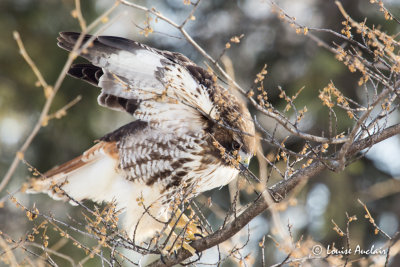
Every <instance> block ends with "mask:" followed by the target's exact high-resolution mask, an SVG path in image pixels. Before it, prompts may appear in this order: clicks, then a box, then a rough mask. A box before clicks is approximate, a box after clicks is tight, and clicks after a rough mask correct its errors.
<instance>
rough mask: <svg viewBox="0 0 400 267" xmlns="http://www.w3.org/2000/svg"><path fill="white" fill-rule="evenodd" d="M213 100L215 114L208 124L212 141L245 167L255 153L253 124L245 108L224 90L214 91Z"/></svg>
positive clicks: (220, 150)
mask: <svg viewBox="0 0 400 267" xmlns="http://www.w3.org/2000/svg"><path fill="white" fill-rule="evenodd" d="M214 92H215V93H214V94H213V95H212V97H213V98H214V103H215V108H216V110H217V112H215V113H214V114H216V118H215V120H214V122H210V123H209V128H208V129H209V132H210V134H211V135H212V136H213V139H214V141H217V143H218V144H219V145H220V146H222V148H220V149H219V152H220V154H221V155H222V154H223V153H221V152H225V153H226V154H228V155H230V156H231V158H233V159H237V161H238V162H239V163H240V164H242V165H244V166H245V167H247V166H248V165H249V163H250V159H251V157H252V156H253V155H254V154H255V152H256V138H255V129H254V123H253V120H252V118H251V115H250V112H249V110H248V109H247V107H246V106H245V105H244V104H243V103H241V102H240V100H239V99H237V98H236V97H235V96H234V95H233V94H231V93H228V92H227V91H226V90H225V89H222V88H221V90H215V91H214Z"/></svg>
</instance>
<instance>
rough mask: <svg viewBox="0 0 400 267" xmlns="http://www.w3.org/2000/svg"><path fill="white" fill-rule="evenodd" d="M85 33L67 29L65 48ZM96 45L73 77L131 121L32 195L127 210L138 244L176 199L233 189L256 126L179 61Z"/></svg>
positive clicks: (118, 42)
mask: <svg viewBox="0 0 400 267" xmlns="http://www.w3.org/2000/svg"><path fill="white" fill-rule="evenodd" d="M79 36H80V34H79V33H74V32H63V33H61V34H60V37H59V38H58V45H59V46H60V47H61V48H64V49H65V50H68V51H71V50H72V49H73V47H74V45H75V44H76V42H77V40H78V38H79ZM90 38H92V39H93V41H92V42H91V43H90V44H89V45H86V46H87V47H86V48H83V50H82V53H81V54H80V56H81V57H83V58H85V59H87V60H88V61H89V62H90V63H87V64H75V65H72V66H71V68H70V70H69V72H68V73H69V74H70V75H71V76H73V77H76V78H79V79H82V80H85V81H87V82H89V83H91V84H93V85H95V86H98V87H100V88H101V89H102V90H101V93H100V95H99V97H98V103H99V104H100V105H102V106H104V107H107V108H111V109H114V110H119V111H124V112H128V113H129V114H131V115H132V116H133V117H134V121H132V122H131V123H129V124H127V125H125V126H122V127H121V128H119V129H117V130H115V131H114V132H112V133H109V134H107V135H105V136H104V137H102V138H101V139H100V141H99V142H98V143H96V144H95V145H94V146H93V147H91V148H90V149H88V150H87V151H85V152H84V153H83V154H82V155H81V156H79V157H77V158H75V159H73V160H71V161H69V162H67V163H64V164H62V165H61V166H58V167H55V168H54V169H52V170H50V171H48V172H46V173H45V174H44V177H42V178H40V179H34V180H32V181H31V184H30V188H29V192H44V193H48V194H49V195H50V196H52V197H53V198H55V199H64V200H68V197H67V196H66V195H65V194H62V193H60V192H56V191H57V190H54V185H58V186H60V187H61V188H62V190H63V191H65V193H66V194H67V195H68V196H69V197H71V198H73V199H74V200H76V201H81V200H83V199H90V200H93V201H95V202H111V201H115V203H116V205H117V208H118V209H123V210H124V211H125V213H126V215H125V217H124V220H123V222H122V223H123V229H125V230H126V232H127V233H128V234H129V236H130V237H132V236H133V234H134V233H135V240H136V242H141V241H144V240H145V239H147V238H149V237H151V236H153V235H154V234H155V231H159V230H161V229H162V227H163V225H162V224H161V223H160V220H161V221H166V220H167V219H168V216H169V209H170V205H171V203H173V202H174V200H176V199H177V198H186V199H190V198H192V197H194V196H196V195H198V194H199V193H201V192H204V191H207V190H211V189H213V188H216V187H221V186H223V185H226V184H228V183H229V182H230V181H232V180H233V179H234V178H235V177H236V176H237V175H238V173H239V172H240V167H241V164H244V165H248V163H249V160H250V158H251V157H252V156H253V154H254V152H255V137H254V132H255V130H254V124H253V121H252V119H251V117H250V114H249V111H248V110H247V108H246V107H245V106H244V105H243V104H242V103H241V102H240V101H239V100H238V99H237V98H236V97H235V96H234V95H232V94H231V93H230V92H229V91H227V90H226V89H224V88H223V87H222V86H220V85H218V84H217V82H216V78H215V76H213V75H212V74H211V73H210V72H208V71H206V70H204V69H203V68H201V67H198V66H197V65H196V64H194V63H193V62H192V61H190V60H189V59H188V58H186V57H185V56H183V55H182V54H179V53H174V52H168V51H160V50H157V49H154V48H151V47H148V46H146V45H143V44H141V43H138V42H135V41H131V40H127V39H124V38H120V37H112V36H99V37H96V38H94V37H92V36H90V35H86V36H85V37H84V41H83V44H85V42H87V41H88V40H89V39H90ZM89 41H90V40H89ZM138 199H140V201H139V202H141V203H138ZM144 207H147V208H149V209H148V213H145V212H144ZM144 213H145V214H144Z"/></svg>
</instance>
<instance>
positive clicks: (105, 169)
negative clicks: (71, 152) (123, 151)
mask: <svg viewBox="0 0 400 267" xmlns="http://www.w3.org/2000/svg"><path fill="white" fill-rule="evenodd" d="M117 159H118V151H117V148H116V144H115V142H99V143H98V144H96V145H94V146H93V147H92V148H90V149H89V150H87V151H86V152H85V153H83V154H82V155H81V156H79V157H76V158H74V159H72V160H70V161H68V162H66V163H64V164H62V165H60V166H57V167H55V168H53V169H51V170H49V171H48V172H46V173H44V174H43V175H42V177H40V178H32V179H31V180H30V181H29V184H28V188H27V190H26V192H27V193H47V194H48V195H49V196H50V197H52V198H53V199H56V200H64V201H68V200H69V201H70V203H71V204H77V201H81V200H83V199H91V200H93V201H96V202H102V201H112V196H108V195H107V194H105V192H107V189H109V186H110V184H112V182H113V181H114V178H115V176H116V175H118V173H117V170H116V169H117V165H118V160H117Z"/></svg>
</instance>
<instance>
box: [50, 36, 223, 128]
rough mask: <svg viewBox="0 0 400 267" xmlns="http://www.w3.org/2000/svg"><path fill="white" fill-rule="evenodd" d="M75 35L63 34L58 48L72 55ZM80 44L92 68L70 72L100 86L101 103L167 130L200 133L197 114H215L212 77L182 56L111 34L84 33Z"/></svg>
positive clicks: (74, 68)
mask: <svg viewBox="0 0 400 267" xmlns="http://www.w3.org/2000/svg"><path fill="white" fill-rule="evenodd" d="M79 36H80V34H79V33H74V32H63V33H61V34H60V37H59V38H58V41H59V42H58V45H59V46H60V47H62V48H64V49H66V50H68V51H71V50H72V49H73V47H74V45H75V43H76V42H77V40H78V38H79ZM92 39H93V40H92ZM91 40H92V41H91ZM86 42H88V44H87V43H86ZM82 45H83V50H82V53H81V54H80V56H82V57H84V58H86V59H87V60H89V61H90V62H91V64H76V65H73V66H72V68H71V69H70V71H69V74H70V75H72V76H74V77H77V78H81V79H83V80H85V81H87V82H89V83H92V84H95V85H97V86H99V87H101V88H102V90H101V94H100V95H99V97H98V102H99V104H100V105H102V106H105V107H108V108H111V109H117V110H124V111H126V112H128V113H130V114H133V115H134V116H135V117H136V118H138V119H140V120H142V121H146V122H149V123H151V124H154V125H156V124H158V125H159V126H161V127H167V128H171V127H172V128H177V127H179V128H181V127H185V126H186V127H189V128H190V129H192V130H200V128H202V121H201V119H202V116H201V115H202V114H201V113H204V114H207V115H210V116H212V117H213V116H215V113H216V112H217V111H216V110H214V109H213V103H212V101H211V100H210V96H209V92H208V91H207V90H208V86H207V85H210V84H211V83H213V81H212V79H213V78H212V75H210V74H209V73H208V72H207V71H205V70H204V69H202V68H200V67H198V66H196V65H195V64H194V63H193V62H191V61H190V60H189V59H187V58H186V57H185V56H183V55H181V54H179V53H172V52H167V51H160V50H157V49H154V48H151V47H148V46H145V45H143V44H141V43H138V42H135V41H131V40H127V39H124V38H120V37H112V36H99V37H96V38H94V37H92V36H90V35H86V36H85V37H84V39H83V42H82ZM85 47H86V48H85Z"/></svg>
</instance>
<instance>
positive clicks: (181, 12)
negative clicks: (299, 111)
mask: <svg viewBox="0 0 400 267" xmlns="http://www.w3.org/2000/svg"><path fill="white" fill-rule="evenodd" d="M142 3H143V4H145V5H146V6H149V7H150V6H155V7H156V8H157V9H158V10H160V11H161V12H163V13H164V15H166V16H167V17H169V18H171V19H173V20H175V21H178V22H181V21H182V20H184V18H185V15H186V14H187V12H188V11H189V10H190V9H189V8H188V7H187V6H185V5H183V3H182V1H180V0H169V1H142ZM277 3H278V4H279V5H280V6H281V7H282V8H284V9H285V10H286V12H287V13H288V14H290V15H292V16H295V17H296V19H297V21H299V22H300V23H301V24H303V25H307V26H308V27H320V28H331V29H334V30H337V31H340V29H342V28H343V25H342V21H343V20H344V19H343V17H342V16H341V15H340V12H339V11H338V9H337V8H336V6H335V4H334V3H333V1H326V0H298V1H290V0H287V1H277ZM82 4H83V6H82V10H83V14H84V17H85V19H86V20H87V21H92V20H93V19H94V18H96V17H97V16H98V15H99V14H100V13H101V12H103V11H104V10H105V9H106V8H107V7H109V6H111V5H112V4H113V1H106V0H102V1H94V0H93V1H92V0H85V1H82ZM343 5H344V7H345V9H346V10H347V12H348V13H349V14H351V15H352V17H353V18H354V19H357V20H358V21H363V20H364V17H368V19H367V23H368V24H369V25H385V26H384V27H385V31H386V32H388V33H389V34H395V33H396V32H400V29H399V25H398V24H396V23H391V22H387V21H385V19H384V16H383V14H382V13H381V12H379V8H378V7H377V6H376V5H372V4H370V3H369V1H366V0H357V1H353V0H352V1H343ZM387 7H388V8H389V9H391V11H392V13H393V14H400V4H399V3H397V2H396V1H389V3H388V4H387ZM73 8H74V3H73V1H68V0H63V1H61V0H60V1H56V0H52V1H50V0H46V1H35V0H18V1H12V0H2V1H1V2H0V32H1V41H0V177H3V176H4V174H5V172H6V170H7V168H8V165H9V164H10V162H11V160H12V158H13V157H14V153H15V151H17V149H18V147H19V146H20V144H21V142H22V141H23V140H24V138H25V137H26V136H27V134H28V133H29V131H30V130H31V128H32V127H33V124H34V122H35V121H36V120H37V118H38V116H39V112H40V110H41V108H42V106H43V104H44V101H45V99H44V97H43V92H42V89H41V88H39V87H35V83H36V78H35V76H34V74H33V73H32V71H31V69H30V68H29V66H27V64H26V63H25V62H24V60H23V59H22V57H21V56H20V55H19V54H18V48H17V45H16V43H15V41H14V40H13V37H12V32H13V31H14V30H17V31H19V33H20V35H21V37H22V40H23V41H24V44H25V46H26V49H27V51H28V52H29V54H30V56H31V57H32V59H33V60H34V61H35V62H36V64H37V66H38V68H39V69H40V71H41V72H42V74H43V75H44V77H45V79H46V80H47V82H48V83H53V82H54V81H55V80H56V78H57V76H58V74H59V72H60V71H61V69H62V66H63V64H64V62H65V60H66V58H67V53H66V52H65V51H62V50H61V49H59V48H58V47H57V46H56V37H57V35H58V32H60V31H71V30H75V31H79V24H78V22H77V21H76V20H75V19H74V18H73V17H72V16H71V10H72V9H73ZM121 9H128V8H127V7H121ZM130 12H131V13H129V16H128V17H127V18H125V19H124V23H118V22H117V24H116V26H115V27H112V28H110V29H108V30H106V33H107V34H117V35H124V36H125V37H129V38H134V39H137V40H140V41H142V42H144V43H147V44H149V45H152V46H154V47H157V48H160V49H166V50H172V51H178V52H181V53H183V54H185V55H187V56H188V57H189V58H191V59H192V60H194V61H195V62H197V63H199V64H200V65H203V66H206V65H205V64H204V63H203V62H204V59H203V58H202V57H201V55H200V54H199V53H198V52H196V50H195V49H194V48H193V47H192V46H191V45H190V44H188V43H187V42H186V41H185V40H184V39H183V38H181V37H180V35H179V33H178V31H176V29H173V28H172V27H170V26H168V25H166V24H165V23H163V22H155V21H154V20H153V21H151V22H150V23H151V25H152V27H153V28H154V30H155V32H154V33H152V34H150V35H149V36H148V37H147V38H146V37H145V36H144V35H140V34H139V32H140V31H141V29H140V28H139V27H143V25H144V20H145V15H144V14H143V13H140V12H138V11H135V12H132V11H130ZM195 17H196V19H195V20H194V21H190V22H189V24H188V28H187V30H188V32H189V33H190V34H191V35H192V36H193V37H194V38H195V40H196V41H197V42H198V43H199V44H200V45H201V46H202V47H204V48H205V49H206V50H207V52H209V53H210V54H211V55H212V56H213V57H214V58H218V57H219V55H220V54H221V53H222V51H223V50H224V47H225V44H226V43H227V42H228V41H229V40H230V38H231V37H233V36H240V35H241V34H244V37H243V38H242V39H241V42H240V43H239V44H232V46H231V48H230V49H228V50H227V52H226V53H225V56H227V57H228V58H229V59H230V60H231V61H232V64H233V69H234V73H235V79H236V80H237V82H238V83H239V84H241V85H242V86H243V87H244V88H250V87H251V86H252V85H253V81H254V78H255V75H256V74H257V73H258V72H259V71H260V70H261V69H262V67H263V66H264V65H265V64H267V65H268V68H267V69H268V75H267V77H266V84H265V87H266V89H267V91H268V94H269V101H271V102H272V103H275V102H278V101H279V97H278V95H279V90H278V89H277V86H281V87H282V88H284V89H285V90H286V92H287V93H288V94H289V95H292V94H294V93H295V92H297V91H298V89H299V88H301V87H303V86H305V89H304V90H303V92H302V94H301V95H300V96H299V98H298V100H297V104H298V106H304V105H306V106H307V108H308V110H309V114H308V116H309V118H312V119H308V120H307V121H304V122H303V126H302V127H303V128H304V129H305V130H307V131H308V132H310V133H316V134H320V133H321V131H325V132H327V129H328V122H327V121H328V120H327V119H326V116H327V114H328V112H327V109H326V107H324V106H322V105H321V102H320V100H319V98H318V94H319V90H322V88H324V87H325V86H326V85H327V84H328V83H329V82H330V81H333V82H334V83H335V86H336V87H337V88H340V90H341V91H342V92H343V93H344V94H345V95H346V96H348V97H350V98H353V99H355V100H358V101H360V102H362V97H363V96H362V95H359V94H357V92H356V90H355V88H357V83H358V80H359V76H358V75H357V74H353V73H350V72H349V71H348V69H347V68H346V67H345V66H343V65H342V64H341V63H340V62H338V61H337V60H336V59H335V57H334V56H333V55H332V54H331V53H330V52H328V51H326V50H324V49H323V48H321V47H318V46H317V45H316V43H315V42H313V41H311V40H310V39H308V38H307V36H304V35H298V34H296V33H295V30H294V29H293V28H291V27H290V26H289V25H287V24H286V23H283V22H282V21H281V20H279V19H278V18H277V16H276V14H274V13H272V12H271V8H270V6H269V4H268V3H267V1H262V0H246V1H245V0H237V1H223V0H219V1H207V0H204V1H203V2H201V4H200V6H199V8H198V10H197V12H196V13H195ZM138 26H139V27H138ZM320 37H321V38H322V39H323V40H325V41H326V42H328V43H329V42H330V41H331V40H332V36H330V35H328V34H321V35H320ZM338 45H342V44H338ZM77 95H82V96H83V100H82V101H81V102H80V103H78V104H77V105H76V106H74V107H73V108H72V109H70V110H69V111H68V114H67V116H66V117H64V118H62V119H60V120H52V121H51V122H50V123H49V125H48V126H46V127H44V128H43V129H42V130H41V132H40V133H39V135H38V136H37V138H36V139H35V140H34V142H33V143H32V145H31V147H30V148H29V150H28V153H27V154H26V155H25V158H26V159H27V160H28V162H29V163H30V164H32V165H33V166H35V167H37V168H38V169H39V170H41V171H45V170H47V169H49V168H51V167H52V166H54V165H56V164H59V163H61V162H64V161H66V160H68V159H70V158H72V157H74V156H76V155H78V154H80V153H81V152H82V151H83V150H85V149H86V148H88V147H89V146H91V145H92V142H93V140H95V139H97V138H100V137H101V136H102V135H104V134H106V133H107V132H108V131H111V130H113V129H115V128H116V127H117V126H119V125H122V124H123V123H124V122H127V121H129V119H130V118H129V117H128V116H124V115H121V114H119V113H117V112H114V111H109V110H105V109H103V108H101V107H99V106H98V105H97V102H96V97H97V90H96V88H94V87H93V86H90V85H88V84H84V83H82V82H79V81H75V80H73V79H72V78H69V77H67V78H66V79H65V81H64V83H63V85H62V88H61V90H60V92H59V93H58V95H57V96H56V98H55V101H54V103H53V106H52V107H53V108H52V109H53V110H57V109H58V108H60V107H62V106H63V105H65V104H66V103H68V102H69V101H71V100H72V99H74V98H75V97H76V96H77ZM282 104H283V105H285V103H282ZM276 105H277V106H279V104H276ZM254 112H255V111H254V110H253V113H254ZM340 116H342V117H340ZM345 116H346V114H339V117H338V121H341V119H342V118H344V117H345ZM396 116H397V117H396ZM394 117H395V118H397V121H399V119H398V118H399V114H394ZM258 118H259V120H260V121H261V123H262V124H263V126H264V127H266V128H267V129H273V127H274V124H273V122H272V121H271V120H269V119H267V118H265V117H263V116H262V115H259V117H258ZM349 126H350V125H345V124H341V125H340V127H342V128H340V129H338V130H339V132H340V131H346V130H347V127H349ZM277 134H278V135H281V137H282V138H283V137H284V136H285V135H286V134H287V133H277ZM398 138H399V137H398V136H397V137H394V138H392V139H396V140H397V141H393V142H391V143H388V144H387V146H392V147H393V146H395V147H396V149H397V152H396V154H393V155H387V154H385V152H384V150H385V148H382V149H380V150H379V151H381V152H380V154H376V153H377V152H374V153H375V154H372V155H371V157H370V158H364V159H362V160H360V161H357V162H356V163H354V164H353V165H350V166H349V167H348V168H347V169H346V170H345V171H344V172H342V173H340V174H336V173H333V172H328V171H327V172H324V174H323V175H322V176H321V177H319V178H318V179H314V180H312V181H310V182H309V183H308V184H307V185H305V186H304V188H302V190H301V192H299V195H298V198H297V204H296V205H295V206H291V207H289V208H288V209H286V210H285V211H284V212H282V222H284V223H288V222H289V223H290V224H291V225H292V226H293V228H292V231H293V234H294V238H295V239H296V240H297V239H298V238H300V236H301V235H303V237H304V238H305V239H306V238H307V237H308V236H311V237H312V238H313V239H315V240H317V241H319V242H321V243H322V244H326V245H328V244H332V242H334V243H335V244H336V246H337V247H338V248H340V247H342V246H343V245H344V244H345V242H346V240H345V239H343V238H342V237H340V236H339V235H338V234H337V233H336V232H335V231H334V230H333V229H332V228H333V224H332V222H331V220H332V219H334V221H335V222H336V223H337V224H338V225H340V226H342V227H343V228H342V229H345V225H346V221H347V218H346V214H345V213H346V212H347V213H348V214H349V215H350V216H351V215H357V217H358V221H356V222H354V223H352V225H351V236H352V242H353V243H354V244H360V245H361V246H362V247H365V248H367V247H370V246H371V244H380V242H383V239H381V238H380V237H379V236H376V235H375V234H374V229H373V227H372V226H371V224H370V223H369V222H368V220H365V219H364V213H365V211H364V209H363V208H362V206H360V204H359V203H358V202H357V199H358V198H362V199H364V200H365V201H366V204H367V205H368V207H369V209H370V211H371V213H372V215H373V216H375V219H376V222H377V223H378V225H379V226H380V227H382V228H383V229H384V230H385V231H387V232H388V233H391V234H393V233H394V232H396V231H398V230H399V222H400V208H399V207H400V206H399V205H398V203H400V194H399V191H400V190H397V192H395V193H392V194H389V195H388V196H384V197H379V196H378V197H376V198H375V197H372V196H374V193H375V194H378V193H379V192H376V191H370V190H372V189H371V186H373V185H375V184H377V183H381V182H385V181H388V180H390V179H393V177H392V176H394V175H398V176H400V169H399V168H397V169H396V166H393V165H392V166H386V165H384V164H383V165H382V163H381V162H382V161H385V159H386V157H388V159H387V160H390V157H400V154H399V151H400V143H399V140H398ZM289 141H290V142H289V144H287V146H290V147H291V148H296V147H297V148H300V147H301V146H302V145H303V144H302V143H299V140H297V139H296V138H291V139H289ZM266 149H271V151H272V147H266ZM387 149H388V148H387ZM382 151H383V152H382ZM253 162H254V163H252V165H251V168H252V170H253V171H254V173H255V174H256V175H257V174H258V168H257V162H256V161H253ZM397 167H399V165H397ZM28 175H29V174H28V171H27V167H26V166H24V165H21V166H20V167H19V169H18V171H17V173H16V175H14V178H13V180H12V182H11V183H10V184H9V187H8V188H9V190H10V191H13V189H15V188H17V187H18V186H19V185H20V184H21V183H23V182H24V181H25V179H26V178H27V176H28ZM395 178H397V179H398V177H395ZM395 181H398V180H395ZM395 184H396V185H397V186H398V187H400V186H399V183H395ZM4 194H5V192H2V194H1V195H0V196H3V195H4ZM205 196H206V197H212V200H213V202H215V203H217V204H219V205H221V206H222V207H223V206H224V204H227V203H226V201H225V202H224V199H227V198H228V199H229V192H228V190H227V189H226V188H225V189H223V190H214V191H212V192H208V193H206V194H205ZM241 197H242V198H243V199H246V198H247V197H249V194H247V193H246V192H243V193H242V195H241ZM18 199H21V200H23V201H25V203H26V204H27V205H28V206H32V204H33V202H37V203H38V204H37V206H40V207H41V209H42V210H48V211H52V212H53V213H54V214H55V215H56V216H59V217H60V218H66V215H65V214H66V211H68V212H69V214H71V216H72V217H79V215H80V214H79V209H76V208H75V209H74V208H70V207H69V206H68V205H67V204H65V203H59V202H55V201H52V200H49V199H48V198H47V196H34V197H30V198H27V197H26V196H24V195H18ZM368 201H369V202H368ZM228 204H229V203H228ZM75 215H76V216H75ZM206 215H207V216H208V219H209V220H210V221H211V222H213V221H214V220H215V221H217V219H216V218H215V217H216V216H215V215H214V214H212V213H209V214H206ZM270 219H271V218H270V215H269V213H268V212H267V213H265V214H264V215H263V217H262V218H258V219H257V221H256V222H255V223H254V224H251V227H255V229H256V232H257V234H254V236H251V237H252V238H255V239H258V240H257V242H258V241H259V240H261V237H262V235H265V234H271V235H273V229H272V227H271V221H270ZM78 220H79V219H78ZM80 221H83V220H80ZM31 226H32V225H31V224H30V222H28V221H27V220H26V217H25V216H24V213H23V212H21V211H20V210H18V209H15V208H14V207H13V205H12V204H10V203H8V202H7V203H6V206H5V207H4V208H1V209H0V230H1V231H3V232H7V233H8V234H10V235H11V236H13V238H15V239H18V238H19V236H20V235H21V234H22V233H25V232H26V231H28V229H30V227H31ZM284 227H285V226H284ZM51 236H54V239H50V242H51V244H50V246H49V247H51V246H52V245H54V243H52V242H55V241H53V240H57V234H56V233H51ZM265 246H266V262H267V263H268V264H273V263H277V262H279V261H280V260H283V259H284V258H285V255H284V254H283V253H277V250H276V248H275V246H274V242H273V241H272V240H270V239H267V240H266V243H265ZM60 252H62V253H65V254H68V255H73V254H71V253H81V254H79V257H83V256H84V253H83V252H82V251H79V250H78V249H76V247H74V246H73V245H72V244H66V245H64V246H63V248H62V249H61V250H60ZM75 255H78V254H75ZM251 256H252V257H253V258H255V259H256V262H254V266H259V265H258V264H260V262H259V257H260V250H259V248H257V247H255V248H254V247H253V252H252V254H251ZM79 257H78V256H77V258H79ZM61 261H62V260H61ZM66 262H67V261H65V262H64V264H66ZM86 264H88V265H87V266H98V265H97V264H99V262H96V261H88V263H86ZM90 264H91V265H90ZM229 264H230V263H227V265H226V266H229ZM391 264H392V266H397V265H398V264H400V259H399V258H398V256H397V258H394V259H392V261H391Z"/></svg>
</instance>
